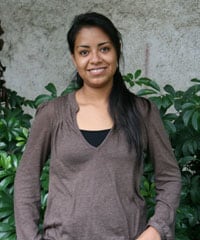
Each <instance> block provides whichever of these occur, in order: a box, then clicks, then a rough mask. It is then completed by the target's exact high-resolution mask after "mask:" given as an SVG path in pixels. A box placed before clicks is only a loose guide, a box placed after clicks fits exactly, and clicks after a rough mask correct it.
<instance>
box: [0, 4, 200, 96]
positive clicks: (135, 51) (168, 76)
mask: <svg viewBox="0 0 200 240" xmlns="http://www.w3.org/2000/svg"><path fill="white" fill-rule="evenodd" d="M85 11H98V12H100V13H103V14H105V15H107V16H108V17H110V18H111V19H112V21H113V22H114V23H115V25H116V26H117V27H118V29H119V30H120V32H121V33H122V35H123V42H124V59H125V67H124V69H123V73H127V72H134V71H135V70H136V69H142V70H143V74H144V75H145V76H148V77H150V78H153V79H156V80H157V81H158V82H159V83H160V84H161V85H163V86H164V85H165V84H167V83H169V84H172V85H173V86H176V88H185V87H187V86H189V84H190V83H189V80H190V79H191V78H194V77H198V78H200V0H123V1H121V0H101V1H99V0H0V20H1V21H2V27H3V29H4V32H5V33H4V35H3V36H2V37H3V39H4V41H5V44H4V48H3V51H2V52H1V56H0V58H1V60H2V63H3V65H5V66H6V67H7V69H6V72H5V79H6V86H7V87H9V88H12V89H15V90H16V91H18V92H19V94H21V95H23V96H26V97H28V98H34V97H35V96H37V95H38V94H41V93H44V92H45V90H44V86H45V85H47V83H49V82H53V83H55V84H56V86H57V89H58V90H59V92H61V91H62V89H64V88H65V87H66V84H67V82H68V81H69V80H70V78H71V76H72V73H73V71H74V67H73V64H72V63H71V59H70V55H69V52H68V47H67V44H66V32H67V30H68V28H69V25H70V23H71V21H72V19H73V17H74V15H76V14H79V13H82V12H85Z"/></svg>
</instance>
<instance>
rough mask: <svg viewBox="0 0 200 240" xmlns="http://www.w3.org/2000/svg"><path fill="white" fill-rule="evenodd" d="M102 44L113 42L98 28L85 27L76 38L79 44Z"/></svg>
mask: <svg viewBox="0 0 200 240" xmlns="http://www.w3.org/2000/svg"><path fill="white" fill-rule="evenodd" d="M100 42H111V40H110V37H109V36H108V35H107V34H106V33H105V32H104V31H103V30H102V29H101V28H98V27H83V28H81V29H80V30H79V32H78V33H77V35H76V38H75V45H77V44H86V45H87V44H89V45H90V44H91V43H98V44H99V43H100Z"/></svg>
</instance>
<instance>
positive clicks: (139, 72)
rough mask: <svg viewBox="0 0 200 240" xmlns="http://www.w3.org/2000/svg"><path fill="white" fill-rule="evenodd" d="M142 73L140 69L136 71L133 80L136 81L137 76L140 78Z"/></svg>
mask: <svg viewBox="0 0 200 240" xmlns="http://www.w3.org/2000/svg"><path fill="white" fill-rule="evenodd" d="M141 73H142V71H141V70H140V69H138V70H137V71H136V72H135V73H134V77H135V79H137V78H138V77H139V76H141Z"/></svg>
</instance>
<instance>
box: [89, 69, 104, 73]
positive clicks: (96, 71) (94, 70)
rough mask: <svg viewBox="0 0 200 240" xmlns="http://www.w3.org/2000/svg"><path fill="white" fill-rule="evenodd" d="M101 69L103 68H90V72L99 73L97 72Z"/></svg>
mask: <svg viewBox="0 0 200 240" xmlns="http://www.w3.org/2000/svg"><path fill="white" fill-rule="evenodd" d="M103 70H104V68H97V69H91V70H90V72H93V73H99V72H102V71H103Z"/></svg>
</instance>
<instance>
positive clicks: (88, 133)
mask: <svg viewBox="0 0 200 240" xmlns="http://www.w3.org/2000/svg"><path fill="white" fill-rule="evenodd" d="M109 131H110V129H105V130H95V131H93V130H81V133H82V134H83V136H84V138H85V139H86V140H87V141H88V143H89V144H91V145H92V146H94V147H98V146H99V145H100V144H101V143H102V142H103V140H104V139H105V138H106V136H107V134H108V133H109Z"/></svg>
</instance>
